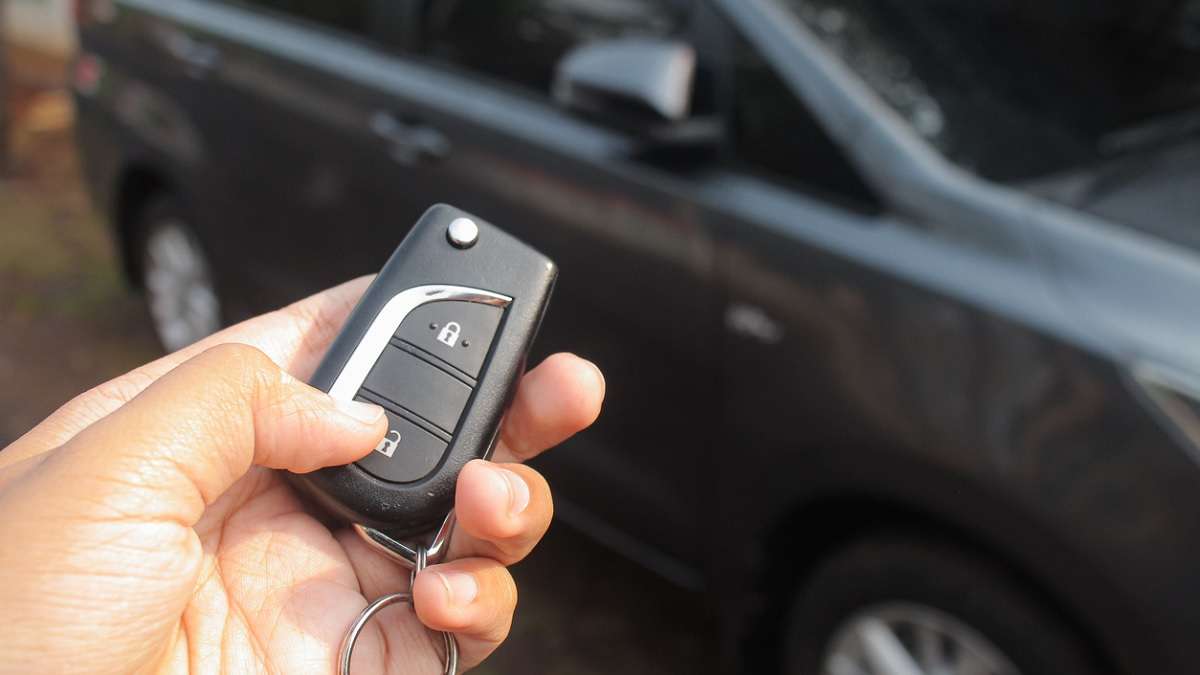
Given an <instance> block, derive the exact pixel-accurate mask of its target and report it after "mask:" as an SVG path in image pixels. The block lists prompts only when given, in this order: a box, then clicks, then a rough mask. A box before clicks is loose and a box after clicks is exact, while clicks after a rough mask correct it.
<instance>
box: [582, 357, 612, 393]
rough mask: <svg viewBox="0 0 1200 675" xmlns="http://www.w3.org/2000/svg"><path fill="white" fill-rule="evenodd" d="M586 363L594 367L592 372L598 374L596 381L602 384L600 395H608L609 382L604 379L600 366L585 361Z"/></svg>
mask: <svg viewBox="0 0 1200 675" xmlns="http://www.w3.org/2000/svg"><path fill="white" fill-rule="evenodd" d="M584 362H585V363H587V364H588V365H589V366H591V367H592V372H594V373H596V381H597V382H599V383H600V393H602V394H603V393H606V392H607V390H608V381H607V380H605V379H604V372H603V371H602V370H600V366H598V365H596V364H594V363H592V362H591V361H588V360H587V359H584Z"/></svg>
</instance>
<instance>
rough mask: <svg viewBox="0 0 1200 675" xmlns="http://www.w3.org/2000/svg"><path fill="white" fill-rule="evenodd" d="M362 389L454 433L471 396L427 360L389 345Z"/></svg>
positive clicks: (460, 385)
mask: <svg viewBox="0 0 1200 675" xmlns="http://www.w3.org/2000/svg"><path fill="white" fill-rule="evenodd" d="M363 389H365V390H367V391H369V392H371V393H373V394H376V395H377V396H382V397H383V398H385V399H387V400H389V401H391V402H393V403H395V404H396V405H397V406H399V407H400V408H402V409H404V410H408V411H411V412H413V413H415V414H417V415H419V416H421V417H422V418H424V419H426V420H429V421H430V422H433V423H434V424H436V425H437V426H438V427H440V428H441V429H443V430H444V431H449V432H453V431H454V428H455V427H457V426H458V418H459V417H460V416H461V415H462V411H463V409H464V408H466V407H467V401H468V400H469V399H470V398H471V387H469V386H467V385H466V384H464V383H463V382H462V381H461V380H458V379H455V378H454V377H451V376H450V375H449V374H447V373H446V371H444V370H441V369H440V368H437V367H436V366H433V365H431V364H430V363H429V362H427V361H423V360H421V359H420V358H418V357H416V356H414V355H412V354H409V353H407V352H403V351H401V350H399V349H397V348H396V347H393V346H391V345H389V346H388V347H387V348H385V349H384V350H383V354H382V355H381V356H380V357H379V360H378V361H377V362H376V363H375V367H374V368H372V369H371V374H370V375H368V376H367V380H366V382H365V383H363Z"/></svg>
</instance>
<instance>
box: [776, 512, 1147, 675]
mask: <svg viewBox="0 0 1200 675" xmlns="http://www.w3.org/2000/svg"><path fill="white" fill-rule="evenodd" d="M979 532H980V530H979V529H978V528H973V527H970V526H968V525H966V524H964V523H960V522H954V521H953V520H951V519H949V518H945V517H941V516H938V515H937V514H935V513H934V512H932V511H930V510H928V509H924V508H921V507H920V506H917V505H914V504H912V503H910V502H907V501H905V500H903V499H898V498H896V497H894V496H884V495H877V494H869V493H859V494H840V495H829V496H822V497H817V498H813V499H811V500H809V501H806V502H804V503H800V504H797V505H796V506H795V507H794V508H793V509H792V510H791V511H789V512H788V513H787V514H786V515H785V517H783V518H781V519H780V520H779V521H778V522H777V523H776V524H775V526H774V527H773V528H771V530H769V531H768V533H767V536H766V539H765V541H764V558H763V559H764V560H765V561H766V562H765V564H764V568H763V570H762V572H761V574H760V576H759V582H758V583H759V585H760V587H761V588H762V589H776V591H777V590H778V589H786V592H785V593H779V594H778V597H780V598H785V597H786V598H790V597H793V596H794V595H795V593H796V592H797V591H798V590H799V589H800V588H802V587H803V585H804V584H805V583H807V582H808V580H809V579H810V578H811V577H812V576H813V574H814V572H816V570H817V568H818V567H819V565H820V564H821V563H822V562H823V561H824V560H826V559H828V558H830V557H831V556H833V555H835V554H837V553H838V552H839V551H841V550H843V549H844V548H846V547H848V546H852V545H854V544H855V543H856V542H859V541H862V540H864V539H867V538H870V537H872V536H876V535H891V536H895V535H897V534H900V535H910V536H912V537H913V538H921V539H925V540H934V541H940V542H943V543H945V544H948V545H951V546H954V547H957V548H959V549H962V550H964V551H965V552H966V553H968V554H973V555H976V556H981V557H984V558H986V559H988V560H990V561H993V562H995V563H996V564H998V565H999V566H1000V567H1001V568H1003V569H1004V571H1006V572H1008V573H1009V574H1011V575H1012V577H1013V578H1014V579H1015V580H1016V581H1018V582H1019V583H1020V584H1021V585H1022V587H1023V588H1025V589H1026V590H1027V591H1028V592H1029V594H1030V595H1031V596H1032V597H1033V598H1034V599H1035V600H1036V601H1037V602H1038V603H1039V604H1040V605H1041V606H1043V607H1044V608H1045V609H1046V610H1047V611H1048V612H1050V613H1051V615H1052V616H1053V617H1054V618H1055V619H1057V620H1059V621H1061V622H1062V624H1063V625H1064V626H1066V627H1067V628H1068V629H1069V630H1070V631H1071V633H1072V634H1074V635H1075V636H1077V637H1078V639H1079V640H1080V641H1081V643H1082V644H1083V645H1084V646H1085V647H1086V649H1087V650H1088V651H1089V652H1090V653H1091V654H1092V656H1093V658H1094V660H1095V662H1096V663H1098V664H1101V665H1102V666H1103V667H1105V668H1107V669H1108V670H1104V671H1101V672H1103V673H1106V674H1112V673H1114V672H1115V673H1125V672H1132V671H1129V670H1128V668H1129V664H1121V663H1120V661H1119V660H1118V659H1117V655H1116V654H1115V653H1113V652H1112V651H1111V650H1109V649H1107V648H1106V647H1105V640H1104V639H1103V637H1101V634H1102V632H1103V631H1102V630H1101V629H1100V628H1099V627H1097V626H1094V625H1090V624H1089V623H1088V622H1086V621H1084V620H1083V619H1082V617H1081V616H1080V612H1079V610H1078V609H1077V607H1076V603H1074V602H1072V599H1071V598H1070V597H1067V595H1066V594H1065V593H1063V592H1059V591H1056V590H1055V586H1056V585H1055V584H1054V583H1053V581H1052V580H1051V579H1049V578H1048V577H1047V576H1046V575H1045V574H1039V573H1038V572H1036V571H1034V570H1032V569H1030V567H1029V565H1027V564H1024V563H1023V562H1022V561H1020V560H1018V559H1017V558H1016V556H1013V555H1010V554H1009V552H1008V551H1007V549H1006V548H1005V547H1004V546H1003V545H1002V544H1000V543H998V542H996V541H992V540H990V539H989V538H988V537H986V536H981V535H980V534H979ZM769 592H770V591H769ZM772 594H774V593H773V592H772ZM786 611H787V608H786V603H784V602H775V603H772V604H770V605H768V606H767V607H766V608H765V609H764V611H763V612H762V614H761V616H760V619H759V621H758V626H757V628H758V629H759V630H755V631H754V634H755V635H756V636H758V637H755V638H753V640H754V642H755V643H756V644H754V645H753V648H755V651H758V652H759V653H769V654H777V653H778V650H777V649H776V647H777V646H778V640H779V639H780V638H781V637H782V636H781V635H780V630H781V629H782V626H784V625H785V623H786V622H785V621H784V616H785V613H786ZM770 665H771V666H772V667H777V666H778V664H776V663H773V662H772V663H771V664H770ZM1113 668H1117V669H1118V670H1116V671H1114V670H1112V669H1113Z"/></svg>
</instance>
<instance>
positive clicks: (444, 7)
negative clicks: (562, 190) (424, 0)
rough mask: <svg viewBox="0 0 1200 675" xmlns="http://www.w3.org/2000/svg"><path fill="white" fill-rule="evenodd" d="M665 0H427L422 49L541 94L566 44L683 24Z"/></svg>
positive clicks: (661, 32)
mask: <svg viewBox="0 0 1200 675" xmlns="http://www.w3.org/2000/svg"><path fill="white" fill-rule="evenodd" d="M678 6H679V3H678V2H676V1H672V0H434V2H433V3H432V4H431V5H430V8H429V11H428V12H427V14H426V16H425V36H424V40H423V42H424V44H425V51H426V53H428V54H429V55H430V56H432V57H434V58H436V59H437V60H439V61H443V62H447V63H451V64H454V65H458V66H461V67H464V68H467V69H469V70H471V71H474V72H478V73H482V74H485V75H490V76H493V77H496V78H500V79H503V80H506V81H508V82H511V83H515V84H518V85H522V86H524V87H527V88H530V89H534V90H537V91H538V92H540V93H543V94H548V93H549V91H550V85H551V81H552V79H553V77H554V71H555V68H556V67H557V65H558V62H559V59H561V58H562V57H563V56H564V55H565V54H566V53H567V51H568V50H570V49H571V48H572V47H574V46H576V45H578V44H581V43H584V42H587V41H590V40H597V39H605V38H615V37H625V36H635V35H636V36H643V37H645V36H653V37H665V36H670V35H673V34H675V33H677V32H678V31H679V30H680V28H681V25H682V12H681V11H679V10H678V9H677V8H678Z"/></svg>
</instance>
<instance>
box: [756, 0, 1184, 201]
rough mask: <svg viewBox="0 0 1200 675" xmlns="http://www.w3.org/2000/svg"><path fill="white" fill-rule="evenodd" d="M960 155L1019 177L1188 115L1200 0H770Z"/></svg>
mask: <svg viewBox="0 0 1200 675" xmlns="http://www.w3.org/2000/svg"><path fill="white" fill-rule="evenodd" d="M777 2H779V3H780V5H781V6H783V7H785V8H787V9H788V10H790V11H792V12H793V13H794V14H795V15H796V16H797V17H799V18H800V19H801V21H803V23H805V24H806V25H807V26H808V27H809V28H810V29H811V30H812V31H813V33H815V34H816V35H817V37H818V38H819V39H820V40H821V41H822V42H824V43H825V44H826V45H827V46H828V47H829V48H830V49H831V51H833V52H834V53H835V54H837V55H838V56H839V57H840V58H841V59H842V60H843V61H844V62H845V63H846V64H847V65H849V66H850V68H851V69H853V70H854V71H855V72H857V73H858V75H859V76H860V77H861V78H862V79H863V81H864V82H866V84H867V85H868V86H870V87H871V88H873V89H874V90H875V91H876V92H877V93H878V94H879V95H880V98H882V99H883V100H884V101H886V102H887V103H888V104H889V105H890V106H892V107H893V108H895V109H896V111H897V112H899V113H900V114H901V115H902V116H904V117H905V118H907V119H908V121H909V123H910V124H911V126H912V128H913V129H915V130H916V131H917V132H918V133H919V134H921V135H922V136H924V137H925V138H926V139H927V140H929V141H930V142H931V143H932V144H933V145H934V146H935V147H937V148H938V149H939V150H941V151H942V152H943V153H945V154H946V155H947V156H949V157H950V158H951V159H953V160H954V161H956V162H958V163H959V164H961V165H963V166H964V167H965V168H968V169H970V170H973V171H975V172H977V173H979V174H981V175H983V176H986V177H989V178H993V179H996V180H1023V179H1031V178H1035V177H1038V176H1042V175H1046V174H1049V173H1053V172H1056V171H1058V170H1062V169H1068V168H1071V167H1073V166H1077V165H1083V164H1087V163H1090V162H1093V161H1096V160H1099V159H1103V158H1104V157H1105V156H1110V155H1115V154H1118V153H1120V152H1123V151H1127V150H1132V149H1136V146H1139V145H1145V144H1146V143H1147V142H1162V141H1164V140H1170V137H1171V136H1172V135H1174V136H1175V137H1178V136H1179V135H1180V134H1184V133H1186V134H1195V133H1196V131H1197V129H1198V128H1200V87H1197V86H1196V82H1197V80H1198V79H1200V29H1198V28H1197V27H1198V26H1200V0H1179V1H1176V2H1170V3H1160V2H1140V1H1139V0H1095V1H1094V2H1041V1H1039V0H1003V1H1001V0H989V1H988V2H963V1H962V0H777Z"/></svg>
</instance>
